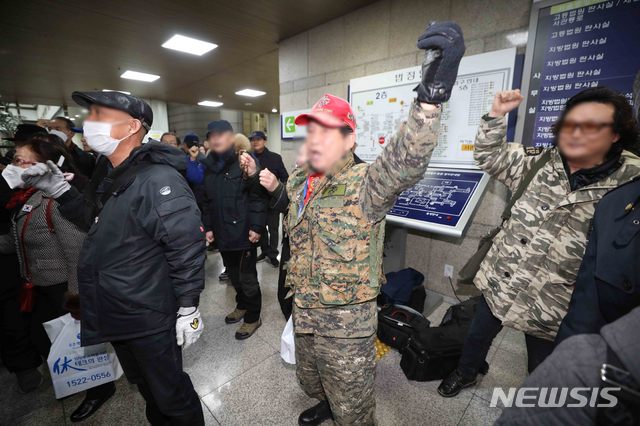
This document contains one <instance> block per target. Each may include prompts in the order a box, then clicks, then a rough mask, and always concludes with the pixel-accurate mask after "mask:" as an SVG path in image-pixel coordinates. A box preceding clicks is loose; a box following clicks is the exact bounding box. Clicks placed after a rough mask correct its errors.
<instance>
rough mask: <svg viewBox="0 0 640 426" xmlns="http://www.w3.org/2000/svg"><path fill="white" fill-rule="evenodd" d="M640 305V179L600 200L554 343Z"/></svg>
mask: <svg viewBox="0 0 640 426" xmlns="http://www.w3.org/2000/svg"><path fill="white" fill-rule="evenodd" d="M637 306H640V179H636V180H634V181H631V182H629V183H627V184H625V185H621V186H619V187H618V188H616V189H614V190H612V191H611V192H609V193H608V194H607V195H605V196H604V197H603V198H602V200H600V202H599V203H598V207H597V208H596V211H595V214H594V217H593V227H592V230H591V233H590V235H589V243H588V244H587V248H586V251H585V255H584V257H583V259H582V265H581V266H580V270H579V272H578V276H577V278H576V286H575V290H574V291H573V295H572V296H571V302H570V304H569V310H568V312H567V315H566V316H565V318H564V320H563V321H562V324H561V325H560V329H559V331H558V336H557V337H556V344H558V343H560V342H561V341H562V340H564V339H566V338H568V337H570V336H573V335H575V334H585V333H594V334H597V333H599V332H600V328H602V326H604V325H606V324H609V323H611V322H613V321H615V320H617V319H618V318H620V317H622V316H624V315H626V314H627V313H628V312H630V311H631V310H632V309H633V308H635V307H637Z"/></svg>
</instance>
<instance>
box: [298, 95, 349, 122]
mask: <svg viewBox="0 0 640 426" xmlns="http://www.w3.org/2000/svg"><path fill="white" fill-rule="evenodd" d="M309 120H315V121H317V122H318V123H320V124H322V125H323V126H325V127H343V126H348V127H350V128H351V130H353V131H355V130H356V117H355V115H354V114H353V110H352V109H351V105H349V102H347V101H345V100H344V99H342V98H339V97H337V96H334V95H331V94H329V93H325V94H324V95H323V96H322V97H321V98H320V99H319V100H318V102H316V103H315V105H313V108H311V112H308V113H305V114H300V115H299V116H297V117H296V120H295V123H296V125H298V126H306V125H307V124H309Z"/></svg>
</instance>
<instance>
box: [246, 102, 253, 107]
mask: <svg viewBox="0 0 640 426" xmlns="http://www.w3.org/2000/svg"><path fill="white" fill-rule="evenodd" d="M244 105H245V106H251V105H253V104H252V103H251V102H245V103H244Z"/></svg>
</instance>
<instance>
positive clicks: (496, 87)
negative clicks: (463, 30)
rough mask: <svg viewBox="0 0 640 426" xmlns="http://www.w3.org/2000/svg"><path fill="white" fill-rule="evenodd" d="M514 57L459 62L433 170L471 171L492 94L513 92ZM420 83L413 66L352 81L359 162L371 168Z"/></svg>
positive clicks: (501, 54)
mask: <svg viewBox="0 0 640 426" xmlns="http://www.w3.org/2000/svg"><path fill="white" fill-rule="evenodd" d="M515 55H516V49H515V48H511V49H504V50H498V51H495V52H489V53H483V54H479V55H472V56H467V57H464V58H463V59H462V61H461V63H460V68H459V70H458V79H457V80H456V84H455V86H454V88H453V91H452V94H451V99H450V100H449V102H447V103H445V104H444V105H443V110H442V123H441V131H440V137H439V139H438V146H437V148H436V149H435V151H434V153H433V156H432V157H431V163H430V165H431V166H436V167H452V168H475V163H474V161H473V141H474V139H475V135H476V132H477V131H478V125H479V124H480V119H481V117H482V116H483V115H484V114H485V113H487V112H488V111H489V109H490V107H491V102H492V100H493V97H494V95H495V93H496V92H497V91H501V90H508V89H510V88H511V84H512V80H513V68H514V64H515ZM420 78H421V67H419V66H417V67H411V68H405V69H401V70H397V71H390V72H386V73H381V74H376V75H372V76H367V77H361V78H356V79H353V80H351V83H350V94H351V96H350V102H351V106H352V108H353V109H354V112H355V114H356V122H357V124H358V128H357V141H358V147H357V148H356V154H357V155H358V156H359V157H360V158H362V159H363V160H365V161H369V162H370V161H373V160H375V158H376V157H377V156H378V155H379V154H380V152H382V149H383V148H384V147H385V146H386V143H387V142H388V141H389V138H390V137H391V136H392V135H393V134H394V133H395V132H396V130H397V129H398V127H399V125H400V123H401V122H402V121H404V120H405V119H406V118H407V114H408V112H409V108H410V106H411V102H413V99H414V98H415V92H413V88H414V87H415V86H416V85H417V84H418V82H419V81H420Z"/></svg>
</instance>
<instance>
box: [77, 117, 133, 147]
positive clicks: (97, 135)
mask: <svg viewBox="0 0 640 426" xmlns="http://www.w3.org/2000/svg"><path fill="white" fill-rule="evenodd" d="M120 123H125V121H118V122H115V123H103V122H100V121H85V122H84V125H83V126H82V128H83V132H84V137H85V138H86V139H87V144H88V145H89V146H90V147H91V149H92V150H94V151H95V152H97V153H98V154H102V155H111V154H113V151H115V150H116V148H117V147H118V144H119V143H120V142H122V141H123V140H125V139H126V138H128V137H129V136H131V135H127V136H125V137H124V138H122V139H114V138H112V137H111V127H112V126H113V125H114V124H120Z"/></svg>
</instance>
